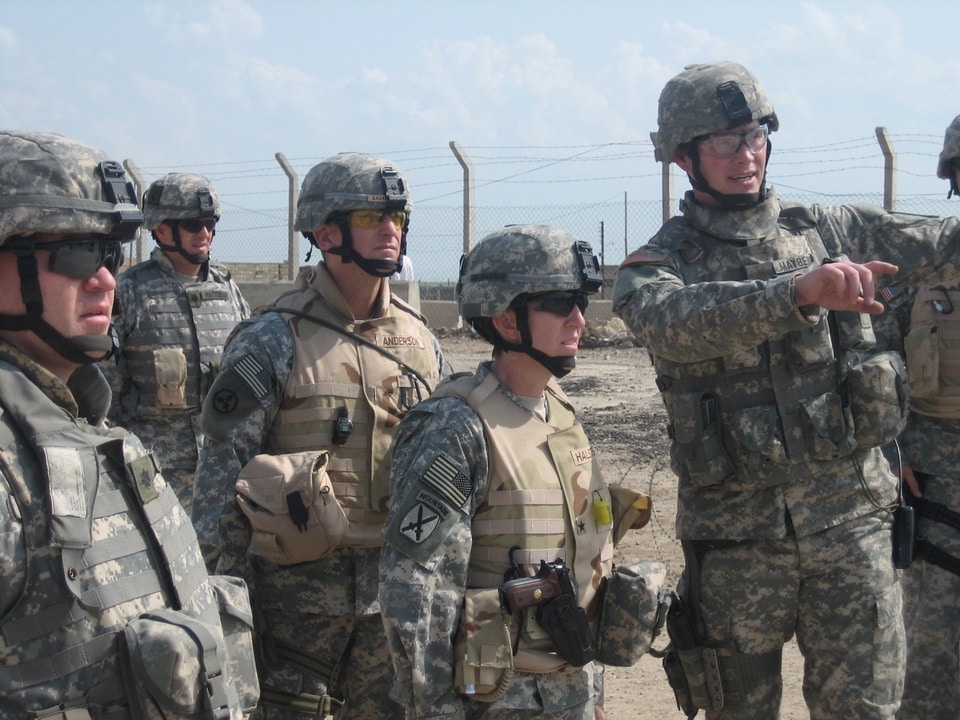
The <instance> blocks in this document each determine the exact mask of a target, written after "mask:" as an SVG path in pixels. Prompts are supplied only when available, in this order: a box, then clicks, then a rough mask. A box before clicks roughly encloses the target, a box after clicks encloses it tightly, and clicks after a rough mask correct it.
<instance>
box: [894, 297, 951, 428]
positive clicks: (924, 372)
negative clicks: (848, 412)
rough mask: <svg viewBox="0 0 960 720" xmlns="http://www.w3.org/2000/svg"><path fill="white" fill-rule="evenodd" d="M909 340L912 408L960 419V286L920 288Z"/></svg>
mask: <svg viewBox="0 0 960 720" xmlns="http://www.w3.org/2000/svg"><path fill="white" fill-rule="evenodd" d="M954 308H956V309H957V311H956V312H954V311H953V309H954ZM905 344H906V352H907V368H908V370H909V374H910V409H911V410H912V411H914V412H916V413H919V414H920V415H928V416H930V417H934V418H940V419H944V420H960V288H956V287H954V288H942V287H936V288H920V289H919V290H917V295H916V297H915V298H914V301H913V306H912V307H911V310H910V332H909V333H908V339H907V341H906V343H905Z"/></svg>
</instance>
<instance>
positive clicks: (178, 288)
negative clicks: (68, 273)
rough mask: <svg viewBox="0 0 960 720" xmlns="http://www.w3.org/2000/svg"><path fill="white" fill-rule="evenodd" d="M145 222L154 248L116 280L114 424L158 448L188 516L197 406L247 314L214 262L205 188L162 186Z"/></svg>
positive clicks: (165, 180) (209, 190)
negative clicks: (117, 345)
mask: <svg viewBox="0 0 960 720" xmlns="http://www.w3.org/2000/svg"><path fill="white" fill-rule="evenodd" d="M143 219H144V227H145V228H146V229H147V230H149V231H150V233H151V234H152V235H153V239H154V240H155V241H156V242H157V247H156V248H154V250H153V252H152V253H151V254H150V259H149V260H148V261H146V262H144V263H141V264H140V265H137V266H135V267H133V268H130V269H129V270H127V271H126V272H125V273H123V274H122V275H121V276H120V277H119V278H118V280H117V296H116V309H117V312H116V315H117V317H116V318H115V320H114V327H115V328H116V330H117V333H118V335H119V338H120V353H119V354H118V355H117V366H116V368H115V369H114V368H109V371H110V374H111V375H113V376H114V377H112V378H111V380H112V381H113V383H114V390H115V395H114V398H115V402H114V405H113V407H112V408H111V413H110V419H111V420H113V421H114V422H115V423H116V424H118V425H122V426H124V427H126V428H129V429H130V430H131V431H133V432H135V433H136V434H137V435H138V436H139V437H141V438H143V439H144V441H145V442H147V443H148V444H150V445H152V446H153V450H154V452H155V453H156V454H157V459H158V460H159V461H160V466H161V468H163V475H164V477H165V478H166V479H167V482H168V483H170V485H171V486H172V487H173V489H174V490H175V491H176V492H177V496H178V497H179V498H180V502H181V504H182V505H183V506H184V508H185V509H186V511H187V512H188V513H189V512H190V505H191V503H192V502H193V474H194V471H195V470H196V467H197V456H198V448H199V446H200V443H201V442H202V439H203V436H202V434H201V433H200V431H199V425H198V422H197V421H198V419H199V415H200V408H201V407H202V405H203V399H204V397H205V396H206V393H207V390H208V388H209V387H210V384H211V383H212V382H213V378H214V376H215V375H216V373H217V370H218V368H219V367H220V356H221V354H222V353H223V344H224V343H225V342H226V340H227V336H228V335H229V334H230V331H231V330H233V328H234V326H236V324H237V323H238V322H240V321H241V320H243V319H244V318H246V317H248V316H249V315H250V307H249V306H248V305H247V302H246V300H244V299H243V296H242V295H241V294H240V288H238V287H237V284H236V283H235V282H234V281H233V280H232V279H231V278H230V273H229V272H227V271H226V269H224V268H222V267H219V266H217V265H214V264H212V263H211V262H210V246H211V244H212V243H213V237H214V235H215V234H216V232H217V230H216V224H217V221H218V220H219V219H220V201H219V199H218V198H217V191H216V189H215V188H214V187H213V184H212V183H211V182H210V181H209V180H207V179H206V178H205V177H202V176H200V175H190V174H186V173H171V174H169V175H166V176H165V177H162V178H160V179H159V180H156V181H155V182H154V183H153V184H151V185H150V187H149V188H148V189H147V191H146V193H144V196H143Z"/></svg>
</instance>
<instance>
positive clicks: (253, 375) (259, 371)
mask: <svg viewBox="0 0 960 720" xmlns="http://www.w3.org/2000/svg"><path fill="white" fill-rule="evenodd" d="M233 371H234V372H235V373H236V374H237V376H238V377H239V378H240V379H241V380H243V383H244V384H245V385H246V386H247V387H248V388H250V392H252V393H253V395H254V397H256V398H257V400H263V398H265V397H266V396H267V394H268V393H269V392H270V385H271V380H270V374H269V373H268V372H267V371H266V369H265V368H264V367H263V365H261V364H260V361H259V360H257V359H256V358H255V357H254V356H253V355H250V354H249V353H248V354H247V355H244V356H243V357H242V358H240V359H239V360H238V361H237V363H236V365H234V366H233Z"/></svg>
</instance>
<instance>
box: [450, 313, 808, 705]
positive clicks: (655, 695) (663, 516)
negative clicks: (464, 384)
mask: <svg viewBox="0 0 960 720" xmlns="http://www.w3.org/2000/svg"><path fill="white" fill-rule="evenodd" d="M614 330H616V328H614ZM436 332H437V335H438V337H439V338H440V342H441V344H442V345H443V348H444V352H445V354H446V355H447V357H448V359H449V360H450V362H451V364H452V365H453V368H454V370H456V371H458V372H462V371H469V370H473V369H474V368H475V367H476V365H477V363H478V362H480V361H481V360H485V359H487V358H488V357H489V355H490V346H489V345H487V344H486V343H485V342H483V341H482V340H478V339H476V338H475V337H472V336H470V335H469V334H467V333H466V332H464V331H444V330H443V329H440V330H437V331H436ZM598 334H599V336H600V337H603V338H610V337H614V338H619V337H620V336H618V335H616V334H614V333H613V332H609V331H608V332H601V333H598ZM583 344H584V347H581V349H580V353H579V355H578V359H577V367H576V369H575V370H574V371H573V372H572V373H571V374H570V375H568V376H567V377H566V378H564V379H563V380H562V381H561V385H562V386H563V388H564V391H565V392H566V393H567V394H568V395H569V396H570V398H571V399H572V400H573V402H574V404H575V405H576V407H577V411H578V414H579V416H580V421H581V422H582V423H583V425H584V428H585V429H586V432H587V436H588V437H589V438H590V441H591V444H592V445H593V448H594V452H596V453H597V454H598V455H599V457H600V462H601V466H602V468H603V474H604V478H605V479H606V481H607V483H609V484H623V485H626V486H628V487H631V488H634V489H636V490H639V491H641V492H644V493H646V494H647V495H649V496H650V497H652V498H653V515H652V518H651V520H650V523H649V524H648V525H647V526H646V527H645V528H643V529H642V530H638V531H631V532H630V533H628V534H627V536H626V537H625V538H624V539H623V540H622V541H621V543H620V545H619V547H618V548H617V554H616V562H618V563H622V564H626V563H630V562H633V561H635V560H638V559H640V558H644V557H646V558H652V559H657V560H660V561H661V562H663V563H665V564H666V566H667V569H668V571H669V580H670V582H671V583H672V584H673V583H675V582H676V580H677V578H678V577H679V575H680V572H681V571H682V570H683V554H682V552H681V550H680V543H679V542H678V541H677V540H676V538H675V537H674V516H675V512H676V497H675V494H676V479H675V476H674V475H673V473H672V472H671V471H670V465H669V458H668V452H667V437H666V430H665V428H666V413H665V412H664V410H663V404H662V403H661V401H660V397H659V395H658V393H657V390H656V386H655V385H654V373H653V368H652V367H651V364H650V360H649V358H648V356H647V353H646V351H645V350H643V349H642V348H638V347H634V346H633V343H632V342H631V341H629V340H619V339H618V340H616V341H614V342H604V341H596V340H594V341H591V340H590V339H589V338H585V340H584V343H583ZM590 345H592V346H593V347H589V346H590ZM665 644H666V632H664V633H663V634H662V635H661V637H660V638H659V639H658V641H657V642H656V643H655V647H658V648H662V647H663V646H664V645H665ZM802 673H803V660H802V658H801V656H800V653H799V651H798V650H797V647H796V645H795V644H794V643H792V642H791V643H790V644H789V645H788V646H787V648H786V649H785V651H784V658H783V676H784V693H783V703H782V708H781V714H780V719H781V720H801V719H802V718H807V717H809V715H808V714H807V710H806V706H805V705H804V702H803V697H802V695H801V689H800V686H801V680H802ZM605 709H606V711H607V716H608V718H609V719H610V720H635V719H636V718H678V719H681V720H682V718H683V717H684V715H683V713H681V712H680V711H679V710H678V709H677V705H676V702H675V701H674V697H673V691H672V690H671V689H670V686H669V685H668V684H667V680H666V675H665V674H664V672H663V668H662V667H661V665H660V661H659V660H658V659H656V658H654V657H652V656H649V655H647V656H644V657H643V658H642V659H641V660H640V662H639V663H637V664H636V665H635V666H633V667H629V668H614V667H611V668H607V671H606V703H605ZM700 717H702V714H701V715H700ZM771 720H776V719H771Z"/></svg>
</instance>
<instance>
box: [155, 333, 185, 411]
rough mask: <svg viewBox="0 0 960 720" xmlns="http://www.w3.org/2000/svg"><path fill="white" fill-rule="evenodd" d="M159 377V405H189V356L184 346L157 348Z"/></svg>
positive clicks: (156, 368)
mask: <svg viewBox="0 0 960 720" xmlns="http://www.w3.org/2000/svg"><path fill="white" fill-rule="evenodd" d="M153 368H154V372H155V373H156V378H157V407H162V408H184V407H186V406H187V357H186V355H184V354H183V348H157V349H156V350H154V351H153Z"/></svg>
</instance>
